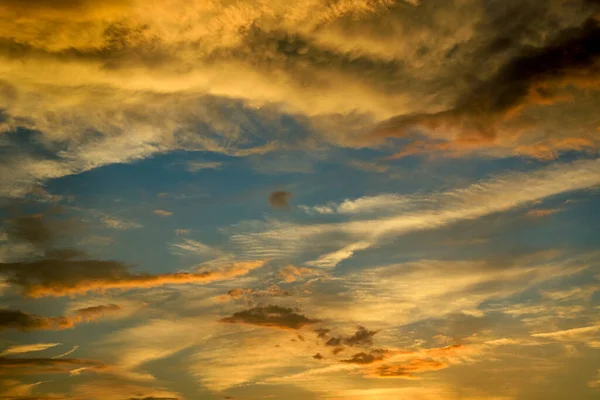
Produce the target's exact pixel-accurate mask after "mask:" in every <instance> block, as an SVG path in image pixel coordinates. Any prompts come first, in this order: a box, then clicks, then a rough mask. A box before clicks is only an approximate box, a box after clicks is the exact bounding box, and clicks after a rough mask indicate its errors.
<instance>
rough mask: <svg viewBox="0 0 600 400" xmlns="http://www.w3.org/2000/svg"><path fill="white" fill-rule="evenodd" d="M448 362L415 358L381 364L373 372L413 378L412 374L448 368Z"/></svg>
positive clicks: (389, 376) (378, 375)
mask: <svg viewBox="0 0 600 400" xmlns="http://www.w3.org/2000/svg"><path fill="white" fill-rule="evenodd" d="M449 366H450V364H448V363H446V362H442V361H436V360H429V359H415V360H411V361H408V362H406V363H402V364H394V365H381V366H379V367H377V368H376V369H375V370H374V371H373V372H374V375H375V376H377V377H380V378H409V379H410V378H414V374H418V373H422V372H427V371H437V370H440V369H444V368H448V367H449Z"/></svg>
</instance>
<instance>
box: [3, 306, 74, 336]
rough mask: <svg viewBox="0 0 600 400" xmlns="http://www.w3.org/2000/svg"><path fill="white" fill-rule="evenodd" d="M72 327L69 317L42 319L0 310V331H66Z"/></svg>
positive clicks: (22, 313)
mask: <svg viewBox="0 0 600 400" xmlns="http://www.w3.org/2000/svg"><path fill="white" fill-rule="evenodd" d="M73 326H74V321H73V320H72V319H71V318H69V317H42V316H39V315H35V314H28V313H25V312H23V311H20V310H7V309H2V310H0V329H18V330H20V331H36V330H49V329H68V328H72V327H73Z"/></svg>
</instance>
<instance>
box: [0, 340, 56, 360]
mask: <svg viewBox="0 0 600 400" xmlns="http://www.w3.org/2000/svg"><path fill="white" fill-rule="evenodd" d="M59 345H60V343H35V344H23V345H15V346H10V347H8V348H6V349H4V350H3V351H2V353H0V357H4V356H9V355H14V354H23V353H31V352H34V351H43V350H46V349H49V348H52V347H55V346H59Z"/></svg>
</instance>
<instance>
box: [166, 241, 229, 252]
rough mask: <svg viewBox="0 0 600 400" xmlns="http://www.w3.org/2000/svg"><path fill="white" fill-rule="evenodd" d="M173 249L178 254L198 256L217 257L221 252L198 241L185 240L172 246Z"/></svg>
mask: <svg viewBox="0 0 600 400" xmlns="http://www.w3.org/2000/svg"><path fill="white" fill-rule="evenodd" d="M170 247H171V249H173V251H174V252H176V253H178V254H189V255H198V256H215V255H219V254H220V251H219V250H217V249H215V248H213V247H211V246H209V245H207V244H205V243H202V242H200V241H198V240H193V239H184V240H183V241H182V242H180V243H173V244H171V245H170Z"/></svg>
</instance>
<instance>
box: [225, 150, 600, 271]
mask: <svg viewBox="0 0 600 400" xmlns="http://www.w3.org/2000/svg"><path fill="white" fill-rule="evenodd" d="M599 177H600V161H599V160H596V159H593V160H581V161H576V162H574V163H571V164H559V165H552V166H549V167H545V168H541V169H539V170H536V171H533V172H528V173H523V172H522V173H510V174H505V175H504V176H497V177H495V178H492V179H488V180H483V181H481V182H478V183H475V184H472V185H470V186H468V187H466V188H463V189H455V190H450V191H447V192H439V193H431V194H427V195H422V196H409V197H403V196H396V195H387V194H386V195H383V197H382V198H381V199H380V198H378V197H370V198H367V199H364V201H363V200H362V199H359V200H354V201H348V200H346V201H344V202H342V203H341V205H340V206H335V210H337V209H339V208H340V207H341V206H342V205H344V204H346V206H344V207H342V210H343V209H348V208H349V209H351V210H352V213H353V214H357V215H361V214H362V213H369V212H373V211H374V210H382V211H381V212H380V213H381V214H382V215H383V216H378V215H376V216H375V217H373V218H370V219H366V218H363V219H358V220H356V219H355V220H352V221H349V222H334V223H316V224H312V225H306V224H294V223H289V222H285V223H283V222H277V221H273V222H270V223H267V224H263V225H262V227H263V230H262V231H257V230H256V228H255V227H254V231H251V232H248V233H244V232H243V231H242V232H239V233H237V232H235V233H233V235H232V237H231V239H232V241H233V242H234V244H237V245H238V246H240V248H241V250H242V251H244V254H247V255H248V256H253V257H260V256H262V257H273V258H275V257H289V256H292V255H294V254H295V253H298V252H300V251H302V250H307V249H308V246H309V244H310V246H314V244H316V243H318V244H322V243H323V241H324V240H325V239H326V238H327V237H330V236H334V235H338V236H339V235H341V236H342V237H343V238H344V241H345V243H346V244H345V246H344V247H343V248H342V249H341V250H339V251H335V252H333V253H331V254H326V255H324V256H321V258H319V259H317V260H316V261H313V262H312V263H313V265H317V264H324V265H326V266H329V267H332V266H335V265H336V264H337V262H340V261H342V260H344V259H347V258H348V257H350V256H352V254H353V253H354V251H356V250H365V249H367V248H369V247H372V246H374V245H375V244H377V243H381V242H383V241H385V240H390V239H391V238H393V237H397V236H400V235H405V234H407V233H409V232H414V231H421V230H428V229H436V228H440V227H444V226H447V225H449V224H452V223H456V222H459V221H465V220H473V219H477V218H481V217H484V216H486V215H490V214H493V213H498V212H504V211H508V210H511V209H514V208H517V207H523V206H526V205H528V204H529V203H531V202H534V201H537V200H541V199H544V198H547V197H550V196H554V195H558V194H562V193H566V192H570V191H574V190H581V189H588V188H593V187H595V186H598V185H599V184H600V178H599ZM381 204H385V207H380V205H381ZM348 205H351V206H348ZM318 207H319V206H317V208H318ZM327 207H330V206H327ZM332 210H334V208H332ZM386 214H387V215H386ZM257 225H258V224H256V225H255V226H257ZM258 226H260V225H258ZM242 227H243V225H242ZM338 242H339V240H338ZM271 249H272V250H271ZM269 250H271V251H269Z"/></svg>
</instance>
